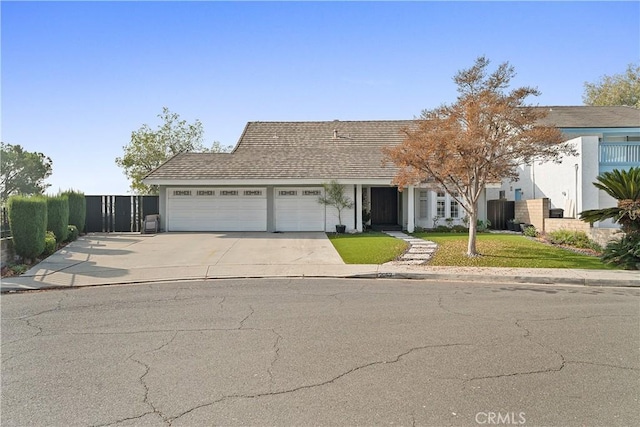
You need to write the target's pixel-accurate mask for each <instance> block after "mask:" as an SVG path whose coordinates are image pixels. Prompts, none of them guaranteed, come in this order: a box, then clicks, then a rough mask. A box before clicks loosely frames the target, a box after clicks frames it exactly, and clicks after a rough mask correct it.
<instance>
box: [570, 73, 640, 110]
mask: <svg viewBox="0 0 640 427" xmlns="http://www.w3.org/2000/svg"><path fill="white" fill-rule="evenodd" d="M582 100H583V101H584V103H585V104H586V105H627V106H630V107H636V108H640V65H637V64H629V65H628V66H627V71H626V72H625V73H624V74H615V75H613V76H603V77H601V78H600V80H599V81H597V82H595V83H588V82H586V83H585V84H584V95H583V96H582Z"/></svg>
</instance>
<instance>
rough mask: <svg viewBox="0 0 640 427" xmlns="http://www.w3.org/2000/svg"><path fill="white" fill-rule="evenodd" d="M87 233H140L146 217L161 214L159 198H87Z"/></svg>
mask: <svg viewBox="0 0 640 427" xmlns="http://www.w3.org/2000/svg"><path fill="white" fill-rule="evenodd" d="M85 200H86V203H87V219H86V221H85V229H84V231H85V232H86V233H96V232H97V233H99V232H103V233H110V232H138V231H140V229H141V226H142V220H143V219H144V217H145V216H146V215H151V214H157V213H159V209H158V207H159V206H158V203H159V199H158V196H85Z"/></svg>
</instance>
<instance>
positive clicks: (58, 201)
mask: <svg viewBox="0 0 640 427" xmlns="http://www.w3.org/2000/svg"><path fill="white" fill-rule="evenodd" d="M47 230H48V231H52V232H53V234H55V236H56V242H58V243H62V242H64V241H65V240H66V239H67V233H68V232H69V199H67V197H65V196H50V197H47Z"/></svg>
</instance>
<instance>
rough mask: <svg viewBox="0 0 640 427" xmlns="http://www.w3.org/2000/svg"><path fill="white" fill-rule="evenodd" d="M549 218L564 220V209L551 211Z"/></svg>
mask: <svg viewBox="0 0 640 427" xmlns="http://www.w3.org/2000/svg"><path fill="white" fill-rule="evenodd" d="M549 218H564V209H549Z"/></svg>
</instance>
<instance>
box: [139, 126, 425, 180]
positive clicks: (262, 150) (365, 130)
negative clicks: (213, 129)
mask: <svg viewBox="0 0 640 427" xmlns="http://www.w3.org/2000/svg"><path fill="white" fill-rule="evenodd" d="M412 123H413V121H411V120H397V121H382V120H381V121H338V120H335V121H329V122H249V123H248V124H247V126H246V127H245V130H244V132H243V134H242V136H241V137H240V141H239V142H238V145H237V146H236V148H235V150H234V151H233V152H232V153H229V154H217V153H210V154H207V153H184V154H178V155H177V156H174V157H172V158H171V159H170V160H169V161H167V162H166V163H165V164H163V165H162V166H160V167H159V168H158V169H156V170H155V171H153V172H152V173H151V174H149V175H148V178H150V179H154V180H208V179H212V180H213V179H216V180H220V179H229V180H242V179H319V180H327V179H351V178H354V179H357V178H370V179H378V178H380V179H391V178H393V176H394V175H395V173H396V171H397V170H396V168H395V167H393V165H391V164H388V165H383V156H382V150H381V149H382V147H384V146H391V145H397V144H399V143H401V142H402V140H403V135H402V134H401V129H402V128H404V127H407V126H411V125H412Z"/></svg>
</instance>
